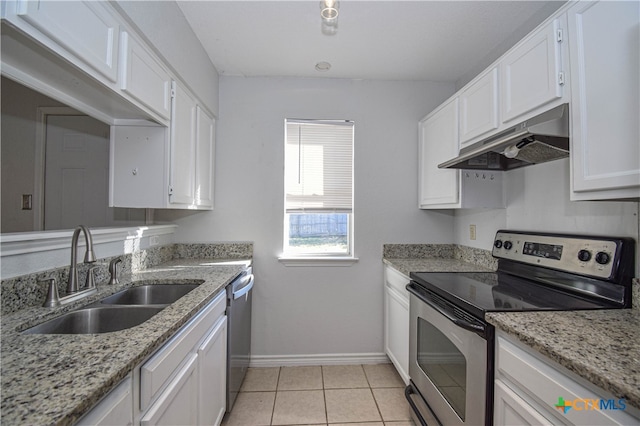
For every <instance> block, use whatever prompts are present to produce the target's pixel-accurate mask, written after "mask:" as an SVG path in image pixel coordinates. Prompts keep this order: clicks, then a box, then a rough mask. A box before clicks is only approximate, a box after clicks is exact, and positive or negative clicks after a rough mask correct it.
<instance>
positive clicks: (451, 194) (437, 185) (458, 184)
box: [418, 97, 505, 209]
mask: <svg viewBox="0 0 640 426" xmlns="http://www.w3.org/2000/svg"><path fill="white" fill-rule="evenodd" d="M458 106H459V102H458V98H457V97H455V98H452V99H450V100H449V101H447V102H445V103H444V104H443V105H441V106H440V107H438V108H437V109H436V110H435V111H434V112H432V113H431V114H429V115H428V116H426V117H425V118H424V119H423V120H422V121H420V125H419V135H420V136H419V137H420V142H419V145H418V146H419V148H418V149H419V155H418V158H419V161H420V163H419V170H420V172H419V175H420V181H419V207H420V208H421V209H454V208H455V209H459V208H503V207H504V206H505V205H504V195H503V193H504V191H503V187H502V173H503V172H501V171H488V172H485V171H477V172H476V171H473V172H471V171H467V170H457V169H439V168H438V164H440V163H443V162H444V161H446V160H449V159H451V158H453V157H455V156H456V155H458Z"/></svg>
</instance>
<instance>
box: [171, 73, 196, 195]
mask: <svg viewBox="0 0 640 426" xmlns="http://www.w3.org/2000/svg"><path fill="white" fill-rule="evenodd" d="M173 90H174V97H173V103H172V105H171V111H172V114H171V174H170V176H171V179H170V182H169V185H170V186H171V192H170V196H169V203H171V204H189V205H193V204H194V199H193V195H194V181H195V170H194V169H195V136H196V135H195V133H196V132H195V129H196V100H195V99H194V98H193V97H192V96H191V95H190V94H189V93H188V92H187V91H186V90H184V89H183V88H182V87H181V86H180V85H178V84H177V83H176V82H174V83H173Z"/></svg>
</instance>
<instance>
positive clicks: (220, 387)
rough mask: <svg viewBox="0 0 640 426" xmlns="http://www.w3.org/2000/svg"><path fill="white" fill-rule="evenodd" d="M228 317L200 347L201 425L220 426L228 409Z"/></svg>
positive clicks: (199, 418) (221, 321)
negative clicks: (201, 378) (202, 378)
mask: <svg viewBox="0 0 640 426" xmlns="http://www.w3.org/2000/svg"><path fill="white" fill-rule="evenodd" d="M226 357H227V317H222V318H221V319H220V321H218V323H217V324H216V326H215V327H214V329H213V330H212V331H211V333H209V335H208V336H207V337H206V338H205V340H204V341H203V342H202V344H201V345H200V347H199V348H198V368H199V370H200V376H201V377H206V378H207V380H200V382H199V388H198V398H199V404H200V408H199V409H198V413H199V416H198V423H199V424H201V425H219V424H220V423H221V422H222V418H223V417H224V413H225V411H226V408H227V404H226V403H227V386H226V372H227V368H226V366H227V362H226Z"/></svg>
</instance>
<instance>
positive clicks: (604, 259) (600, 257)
mask: <svg viewBox="0 0 640 426" xmlns="http://www.w3.org/2000/svg"><path fill="white" fill-rule="evenodd" d="M610 260H611V256H609V253H605V252H603V251H599V252H598V253H596V262H597V263H599V264H600V265H606V264H607V263H609V261H610Z"/></svg>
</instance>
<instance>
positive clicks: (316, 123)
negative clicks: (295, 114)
mask: <svg viewBox="0 0 640 426" xmlns="http://www.w3.org/2000/svg"><path fill="white" fill-rule="evenodd" d="M353 134H354V124H353V122H351V121H345V120H342V121H338V120H336V121H328V120H291V119H287V120H285V191H284V192H285V200H284V201H285V215H284V216H285V217H284V255H285V256H286V257H351V256H353Z"/></svg>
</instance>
